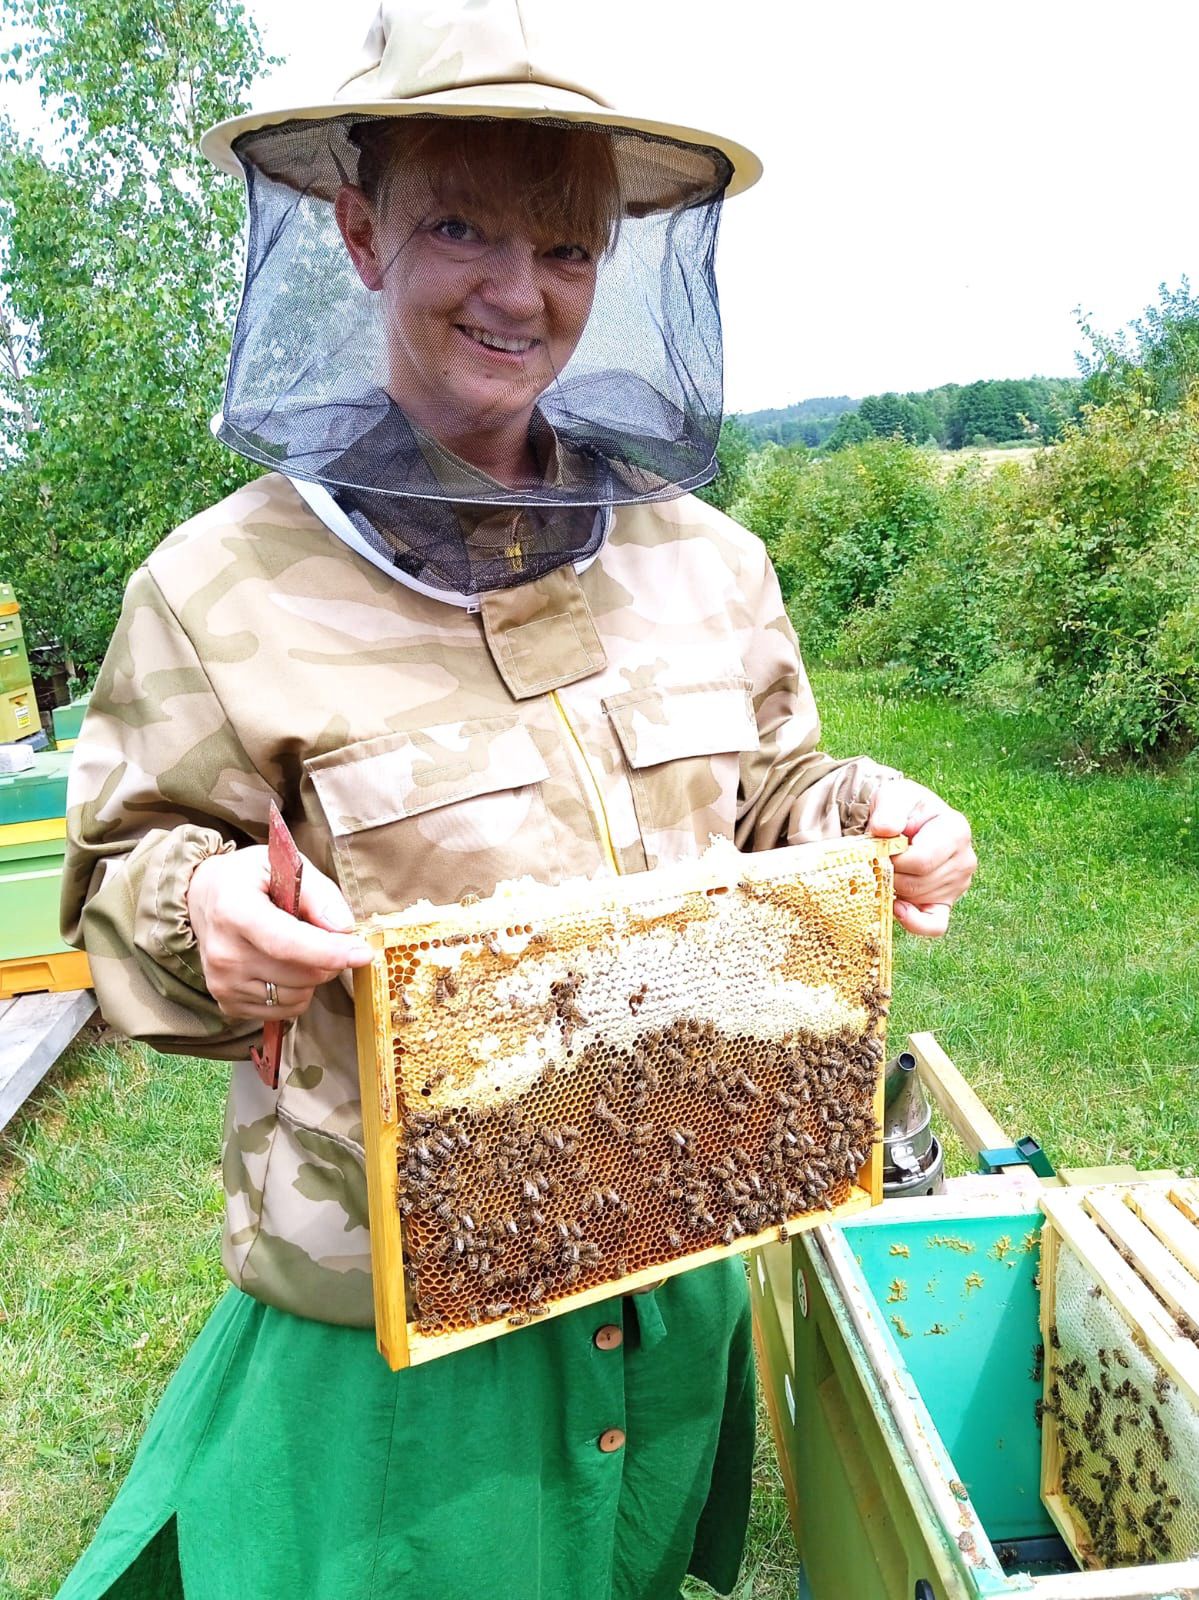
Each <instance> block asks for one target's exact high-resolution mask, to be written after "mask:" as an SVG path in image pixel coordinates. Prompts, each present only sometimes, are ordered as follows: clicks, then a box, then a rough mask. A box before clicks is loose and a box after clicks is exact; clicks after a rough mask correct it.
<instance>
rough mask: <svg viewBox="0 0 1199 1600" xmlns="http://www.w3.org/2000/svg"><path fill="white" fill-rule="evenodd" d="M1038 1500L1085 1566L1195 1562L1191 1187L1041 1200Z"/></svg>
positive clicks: (1198, 1398)
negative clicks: (1042, 1397) (1041, 1369)
mask: <svg viewBox="0 0 1199 1600" xmlns="http://www.w3.org/2000/svg"><path fill="white" fill-rule="evenodd" d="M1042 1205H1043V1208H1044V1211H1045V1218H1046V1221H1045V1225H1044V1228H1043V1231H1042V1271H1041V1326H1042V1333H1043V1336H1044V1343H1045V1407H1044V1430H1043V1434H1042V1443H1043V1457H1042V1496H1043V1498H1044V1501H1045V1504H1046V1506H1047V1507H1048V1509H1049V1512H1050V1514H1051V1515H1052V1517H1053V1519H1054V1521H1055V1522H1056V1523H1057V1525H1058V1527H1059V1529H1060V1530H1061V1533H1062V1537H1063V1538H1064V1539H1065V1540H1066V1543H1067V1544H1068V1545H1069V1546H1070V1549H1071V1551H1072V1553H1073V1554H1074V1556H1075V1558H1076V1559H1077V1560H1078V1561H1079V1563H1080V1564H1081V1565H1082V1566H1084V1567H1088V1568H1106V1567H1122V1566H1130V1565H1141V1564H1146V1563H1153V1562H1172V1561H1173V1562H1178V1561H1183V1560H1185V1559H1186V1558H1187V1557H1190V1556H1194V1555H1197V1554H1199V1223H1197V1218H1199V1189H1197V1188H1196V1186H1195V1185H1194V1184H1188V1183H1186V1182H1181V1181H1178V1180H1170V1181H1167V1182H1155V1183H1143V1184H1133V1185H1129V1186H1128V1187H1123V1186H1118V1185H1104V1186H1103V1187H1098V1188H1093V1189H1084V1190H1062V1191H1060V1192H1056V1191H1046V1193H1045V1194H1044V1196H1043V1199H1042Z"/></svg>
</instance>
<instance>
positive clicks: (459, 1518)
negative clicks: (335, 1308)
mask: <svg viewBox="0 0 1199 1600" xmlns="http://www.w3.org/2000/svg"><path fill="white" fill-rule="evenodd" d="M602 1327H606V1328H608V1329H609V1330H611V1329H612V1328H613V1327H616V1328H619V1329H620V1330H621V1332H622V1333H623V1339H621V1340H620V1341H619V1343H617V1341H616V1337H615V1335H614V1334H613V1333H611V1332H610V1331H609V1332H608V1333H607V1334H606V1335H605V1337H604V1338H603V1339H602V1340H601V1342H600V1344H597V1343H596V1339H595V1335H596V1333H597V1331H598V1330H599V1329H600V1328H602ZM753 1410H754V1408H753V1356H752V1347H751V1340H750V1328H749V1312H748V1299H747V1294H746V1284H745V1273H744V1270H743V1266H742V1263H741V1262H740V1261H739V1260H734V1261H724V1262H718V1263H717V1264H715V1265H714V1266H709V1267H703V1268H699V1269H698V1270H696V1271H694V1272H689V1273H684V1274H683V1275H681V1276H680V1277H677V1278H672V1279H671V1280H670V1282H669V1283H667V1284H665V1285H663V1286H662V1287H661V1288H659V1289H658V1290H656V1291H654V1292H653V1293H651V1294H646V1295H638V1296H635V1297H630V1298H627V1299H623V1300H622V1299H612V1300H607V1301H604V1302H603V1303H601V1304H599V1305H595V1306H591V1307H588V1308H587V1309H585V1310H582V1311H576V1312H572V1313H571V1314H570V1315H569V1316H564V1317H557V1318H553V1319H551V1320H550V1321H548V1322H546V1323H543V1324H540V1325H534V1326H531V1327H529V1328H524V1329H521V1330H520V1331H519V1332H514V1333H512V1334H509V1335H507V1336H505V1337H504V1338H501V1339H495V1340H492V1341H491V1342H490V1343H487V1344H483V1345H478V1346H475V1347H474V1348H473V1349H470V1350H465V1351H462V1352H461V1353H459V1354H457V1355H452V1356H448V1357H444V1358H442V1359H441V1360H438V1361H432V1362H429V1363H428V1364H427V1365H424V1366H420V1367H415V1368H411V1369H410V1370H408V1371H406V1372H397V1373H393V1372H390V1371H389V1370H388V1368H387V1366H386V1363H385V1362H384V1361H383V1359H382V1357H381V1356H380V1355H379V1354H378V1352H377V1350H376V1349H375V1340H374V1334H373V1333H372V1332H370V1331H366V1330H359V1329H349V1328H340V1327H334V1326H332V1325H330V1324H328V1323H322V1322H310V1321H307V1320H305V1319H304V1318H300V1317H294V1316H290V1315H288V1314H287V1313H286V1312H282V1311H276V1310H273V1309H272V1308H271V1307H269V1306H264V1305H262V1304H260V1303H259V1302H258V1301H256V1300H252V1299H250V1298H249V1297H248V1296H247V1295H244V1294H242V1293H240V1292H239V1291H237V1290H233V1289H231V1290H229V1292H228V1293H227V1294H226V1295H225V1296H224V1298H223V1299H222V1300H221V1302H220V1304H219V1305H218V1306H217V1308H216V1310H215V1311H214V1312H213V1314H212V1316H211V1318H210V1319H209V1321H208V1323H207V1324H206V1326H205V1328H204V1329H203V1331H202V1332H201V1334H200V1336H199V1338H198V1339H197V1340H196V1342H195V1344H194V1345H193V1346H192V1348H191V1350H190V1351H189V1352H188V1354H187V1356H186V1357H185V1359H184V1361H183V1363H182V1365H181V1366H180V1368H179V1371H178V1372H177V1373H176V1375H175V1377H174V1378H173V1379H172V1380H171V1383H170V1384H169V1386H168V1388H167V1390H166V1393H165V1394H164V1395H163V1398H162V1401H161V1404H160V1405H159V1407H158V1409H157V1411H156V1412H155V1414H154V1417H153V1419H152V1420H151V1422H150V1425H149V1427H148V1429H147V1431H146V1435H145V1438H144V1439H143V1441H142V1444H141V1447H140V1449H139V1450H138V1453H137V1456H136V1458H135V1459H134V1463H133V1466H132V1469H131V1470H130V1473H129V1476H128V1478H127V1479H126V1481H125V1483H124V1485H123V1487H122V1488H121V1491H120V1493H119V1494H118V1495H117V1498H116V1499H115V1500H114V1502H113V1504H112V1506H111V1508H110V1509H109V1511H108V1514H107V1516H106V1517H105V1518H104V1521H103V1522H102V1523H101V1524H100V1528H99V1530H98V1531H97V1533H96V1537H95V1539H94V1540H93V1541H92V1544H91V1545H90V1547H89V1548H88V1549H87V1551H85V1553H84V1555H83V1556H82V1557H81V1559H80V1561H79V1563H78V1564H77V1566H76V1567H75V1569H74V1571H73V1572H72V1573H71V1575H70V1577H69V1578H68V1579H67V1581H66V1583H65V1584H64V1586H63V1588H62V1589H61V1590H60V1591H59V1596H58V1600H101V1597H107V1600H268V1597H269V1600H285V1597H286V1600H293V1597H294V1600H300V1597H301V1596H302V1597H304V1600H384V1597H387V1600H391V1597H397V1600H398V1597H404V1600H409V1597H411V1600H675V1597H677V1595H678V1591H679V1585H680V1583H681V1581H682V1579H683V1576H684V1574H685V1573H686V1572H688V1571H691V1572H693V1573H695V1574H696V1575H697V1576H698V1577H701V1578H704V1579H706V1580H707V1582H709V1583H710V1584H712V1586H713V1587H714V1588H716V1589H720V1590H728V1589H731V1588H732V1586H733V1584H734V1582H735V1580H736V1576H737V1568H738V1566H739V1563H740V1559H741V1550H742V1544H743V1540H744V1534H745V1524H746V1518H747V1515H748V1510H749V1492H750V1465H751V1460H752V1455H753V1438H754V1415H753ZM612 1430H619V1433H620V1434H623V1436H624V1442H623V1443H620V1442H619V1436H618V1435H616V1434H614V1433H613V1431H612ZM601 1436H603V1438H604V1445H605V1447H606V1448H601V1446H600V1439H601ZM614 1445H615V1448H613V1446H614Z"/></svg>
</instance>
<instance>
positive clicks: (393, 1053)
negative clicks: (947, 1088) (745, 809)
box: [355, 839, 900, 1367]
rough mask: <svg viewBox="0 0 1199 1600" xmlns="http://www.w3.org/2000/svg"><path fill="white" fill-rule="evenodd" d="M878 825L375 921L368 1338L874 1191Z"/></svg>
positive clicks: (680, 1259) (734, 1239)
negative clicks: (373, 1330) (371, 1318)
mask: <svg viewBox="0 0 1199 1600" xmlns="http://www.w3.org/2000/svg"><path fill="white" fill-rule="evenodd" d="M899 847H900V846H899V845H897V843H896V842H895V841H890V840H870V839H850V840H840V841H837V842H835V843H832V844H828V845H824V844H819V845H803V846H798V847H795V848H792V849H785V850H775V851H766V852H762V853H760V854H755V855H742V854H741V853H740V852H738V851H737V850H735V849H734V848H733V847H732V846H731V845H728V844H723V845H716V846H714V847H713V848H712V849H710V850H709V851H708V852H707V853H706V854H705V855H704V856H703V857H701V858H700V859H698V860H696V861H690V862H684V863H680V864H678V865H672V866H669V867H663V868H658V869H655V870H654V871H652V872H646V873H638V874H635V875H630V876H628V877H623V878H607V877H606V878H601V879H594V880H589V881H579V882H573V883H569V884H562V885H558V886H556V887H547V886H543V885H538V884H535V883H532V882H531V881H529V880H522V881H521V882H520V883H516V884H509V885H502V886H501V888H500V889H499V890H497V892H496V894H495V895H493V896H492V897H491V898H489V899H488V900H484V901H480V902H478V903H476V904H474V905H470V906H448V907H447V906H442V907H434V906H430V905H428V904H427V903H423V904H420V905H417V906H414V907H411V908H410V909H409V910H407V911H405V912H402V913H398V914H396V915H393V916H390V917H382V918H373V919H372V920H371V921H370V922H369V923H367V924H364V925H363V927H362V932H363V934H364V936H365V937H366V939H367V940H368V942H369V943H370V944H371V945H372V947H373V949H374V951H375V959H374V961H373V962H372V964H371V965H370V966H369V967H366V968H363V969H361V970H360V971H359V972H358V973H357V975H356V980H355V981H356V991H355V995H356V1002H357V1015H358V1041H359V1066H360V1074H361V1081H362V1101H363V1117H364V1128H365V1142H366V1149H367V1180H368V1188H369V1200H370V1219H371V1251H372V1261H373V1267H374V1282H375V1312H376V1326H377V1333H378V1339H379V1347H380V1349H381V1350H382V1352H383V1354H384V1356H385V1357H386V1358H387V1360H388V1362H389V1363H390V1364H391V1366H392V1367H400V1366H407V1365H410V1364H414V1363H417V1362H421V1361H427V1360H429V1359H431V1358H432V1357H434V1356H437V1355H441V1354H445V1353H448V1352H449V1351H452V1350H456V1349H460V1348H463V1347H464V1346H467V1345H470V1344H474V1343H477V1342H478V1341H480V1340H483V1339H489V1338H493V1337H495V1336H496V1335H498V1334H502V1333H506V1332H508V1331H509V1330H510V1329H511V1328H514V1327H520V1326H523V1325H524V1324H526V1323H527V1322H529V1321H531V1320H533V1319H535V1318H538V1317H542V1316H547V1315H554V1314H557V1313H560V1312H563V1311H569V1310H572V1309H574V1308H575V1307H577V1306H582V1305H586V1304H589V1303H591V1302H594V1301H596V1300H600V1299H604V1298H606V1297H608V1296H609V1295H612V1294H616V1293H624V1292H628V1291H630V1290H632V1289H636V1288H639V1287H642V1286H644V1285H645V1284H647V1283H653V1282H656V1281H658V1280H661V1279H663V1278H666V1277H668V1276H670V1275H672V1274H673V1273H676V1272H681V1271H684V1270H686V1269H687V1268H689V1267H693V1266H698V1265H700V1264H702V1263H704V1262H707V1261H712V1260H715V1259H718V1258H720V1257H722V1256H725V1255H727V1254H729V1253H731V1252H736V1251H742V1250H747V1249H751V1248H753V1247H754V1246H755V1245H759V1244H761V1243H763V1242H764V1241H766V1240H768V1239H773V1238H777V1237H780V1236H781V1237H785V1236H786V1234H787V1232H788V1231H789V1230H792V1229H794V1228H796V1227H802V1226H805V1225H809V1224H811V1223H815V1222H820V1221H824V1220H827V1217H828V1214H829V1211H830V1210H831V1211H834V1212H836V1213H840V1214H850V1213H852V1212H855V1211H857V1210H860V1209H862V1208H863V1207H866V1206H869V1205H871V1204H872V1203H876V1202H877V1201H878V1200H879V1199H880V1198H881V1188H882V1169H881V1152H880V1149H879V1147H878V1145H877V1143H876V1138H877V1127H878V1118H879V1114H880V1112H881V1105H880V1103H879V1097H880V1094H881V1073H880V1068H881V1066H882V1062H883V1056H884V1045H883V1036H884V1026H885V1014H886V1007H887V1001H888V999H889V988H890V964H891V910H892V875H891V863H890V860H889V857H890V855H891V854H893V853H894V852H895V850H896V849H897V848H899Z"/></svg>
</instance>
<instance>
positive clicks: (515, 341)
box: [337, 174, 597, 439]
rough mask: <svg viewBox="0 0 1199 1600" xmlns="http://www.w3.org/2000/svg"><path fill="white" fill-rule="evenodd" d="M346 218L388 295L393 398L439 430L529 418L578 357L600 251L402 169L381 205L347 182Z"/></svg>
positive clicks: (365, 262)
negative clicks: (536, 232)
mask: <svg viewBox="0 0 1199 1600" xmlns="http://www.w3.org/2000/svg"><path fill="white" fill-rule="evenodd" d="M337 213H338V222H339V224H340V226H341V229H342V234H343V237H344V238H345V240H346V244H347V246H348V248H349V250H350V253H351V255H352V256H353V259H354V263H355V265H356V266H357V268H358V271H359V274H360V275H361V277H362V279H363V281H364V282H365V283H366V285H367V287H368V288H371V289H376V290H378V291H379V293H380V294H381V295H382V296H383V302H384V307H385V317H386V325H387V336H388V347H389V362H390V373H391V381H390V388H391V392H392V395H393V397H394V398H395V399H396V401H397V402H398V403H399V404H401V405H402V406H403V408H404V410H405V411H407V412H408V413H409V414H410V415H411V416H412V417H413V418H414V420H416V421H417V422H418V423H420V424H421V425H422V426H423V427H425V428H426V429H427V430H428V431H429V432H431V433H432V434H433V435H434V437H441V438H449V439H455V438H461V436H462V435H463V434H464V433H466V434H468V433H469V431H470V430H471V429H472V428H479V429H485V430H489V431H491V430H494V429H496V428H502V427H504V426H505V424H514V423H518V422H519V423H522V424H523V425H527V422H528V418H529V416H530V415H531V413H532V410H533V407H534V405H535V403H536V401H537V398H538V396H539V395H541V394H543V393H544V392H545V390H546V389H547V388H549V386H550V385H551V384H552V383H553V381H554V379H555V377H556V376H557V375H558V374H559V373H560V372H561V371H562V369H563V367H565V365H566V363H567V362H568V361H569V360H570V357H571V355H572V354H573V353H574V350H575V347H576V345H577V344H578V342H579V340H580V338H581V337H582V334H583V329H584V328H585V326H586V324H587V318H588V315H589V313H590V311H591V303H592V299H593V297H594V294H595V277H596V265H597V263H596V260H595V259H594V256H593V254H592V252H590V251H589V250H588V249H587V248H586V247H585V246H584V245H583V244H581V243H579V242H578V241H576V240H574V239H572V238H570V237H569V234H568V233H566V232H565V231H563V232H562V233H561V235H560V236H556V235H555V233H554V232H553V231H546V232H544V233H542V234H541V236H540V237H536V238H534V237H531V236H530V234H529V233H528V232H526V231H522V230H521V229H520V227H519V226H518V225H514V224H513V223H511V222H510V221H506V220H505V219H504V217H503V214H502V213H501V212H500V211H499V210H498V209H495V210H493V209H491V208H489V207H487V206H486V205H485V204H484V203H481V202H480V201H479V200H478V199H471V200H469V201H468V200H467V199H465V198H457V197H456V196H455V193H454V190H453V188H452V186H449V185H446V184H441V185H439V187H438V192H437V194H436V195H435V194H434V193H433V190H432V186H431V185H430V184H429V183H428V182H427V180H425V179H422V178H421V177H420V176H419V175H414V174H400V175H397V176H396V177H394V178H393V179H392V180H391V181H390V182H389V183H387V184H386V185H385V186H384V187H383V188H382V189H381V191H380V193H379V194H378V196H377V197H376V200H375V203H374V204H372V203H371V202H370V201H369V200H368V199H367V198H366V196H365V195H364V194H363V193H362V191H361V190H358V189H354V188H346V189H343V190H342V191H341V194H340V195H339V196H338V201H337Z"/></svg>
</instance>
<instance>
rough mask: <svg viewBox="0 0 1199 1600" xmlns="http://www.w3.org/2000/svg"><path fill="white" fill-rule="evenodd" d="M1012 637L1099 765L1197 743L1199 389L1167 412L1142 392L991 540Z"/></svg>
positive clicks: (1046, 460) (1043, 693) (1070, 435)
mask: <svg viewBox="0 0 1199 1600" xmlns="http://www.w3.org/2000/svg"><path fill="white" fill-rule="evenodd" d="M993 548H994V557H995V562H994V583H995V589H994V593H995V595H996V598H997V602H998V603H999V608H1000V614H999V619H998V621H999V628H1000V631H1001V633H1002V635H1003V637H1004V638H1005V639H1006V640H1007V641H1008V642H1010V644H1011V646H1012V647H1013V648H1014V649H1016V650H1017V651H1018V652H1020V653H1021V654H1022V655H1023V656H1024V657H1025V658H1026V660H1027V662H1028V664H1029V667H1030V670H1031V675H1032V679H1033V682H1034V685H1035V689H1036V694H1037V697H1038V699H1039V701H1040V702H1041V704H1042V705H1043V706H1044V708H1045V709H1047V710H1048V711H1049V712H1050V713H1051V714H1052V715H1053V716H1054V717H1055V719H1056V720H1057V721H1058V723H1059V724H1060V725H1061V726H1062V727H1064V728H1065V729H1067V730H1068V731H1069V733H1070V734H1071V736H1072V737H1073V738H1074V739H1075V740H1077V742H1078V743H1079V745H1080V746H1081V747H1082V748H1083V749H1084V750H1085V751H1086V752H1088V753H1089V754H1092V755H1095V756H1105V755H1115V754H1120V753H1138V752H1145V751H1149V750H1154V749H1158V748H1161V747H1163V746H1166V745H1170V744H1175V743H1183V744H1185V743H1187V742H1190V741H1191V740H1193V739H1194V738H1195V736H1196V734H1197V733H1199V602H1197V601H1196V595H1197V594H1199V390H1192V392H1191V393H1190V395H1189V396H1188V397H1187V398H1186V399H1184V400H1183V402H1182V404H1181V405H1180V406H1179V407H1178V409H1176V410H1173V411H1170V412H1160V411H1157V410H1155V409H1153V408H1152V407H1151V406H1149V405H1147V404H1145V403H1144V397H1143V393H1138V391H1137V386H1136V385H1132V386H1129V387H1128V388H1126V389H1125V390H1124V391H1123V392H1122V393H1120V394H1119V395H1117V396H1115V397H1114V398H1113V399H1112V400H1111V401H1110V402H1109V403H1108V404H1107V405H1105V406H1103V407H1100V408H1098V409H1095V410H1092V411H1090V412H1088V413H1087V414H1086V416H1085V417H1084V419H1083V421H1082V423H1081V424H1080V425H1078V426H1074V427H1070V428H1068V429H1067V430H1066V432H1065V434H1064V435H1063V437H1062V440H1061V443H1060V444H1059V445H1058V447H1057V449H1056V450H1054V451H1053V452H1052V453H1050V454H1046V455H1044V456H1042V457H1040V458H1039V459H1038V461H1037V463H1036V465H1035V467H1034V468H1033V470H1032V471H1031V472H1030V473H1028V474H1027V476H1026V477H1025V478H1024V479H1023V482H1022V485H1021V487H1020V490H1019V492H1018V494H1017V495H1016V498H1015V504H1014V505H1013V507H1012V511H1011V514H1010V515H1009V516H1008V517H1007V518H1006V519H1005V520H1004V521H1003V522H1002V523H1000V525H999V526H998V527H997V529H996V534H995V538H994V545H993Z"/></svg>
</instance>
